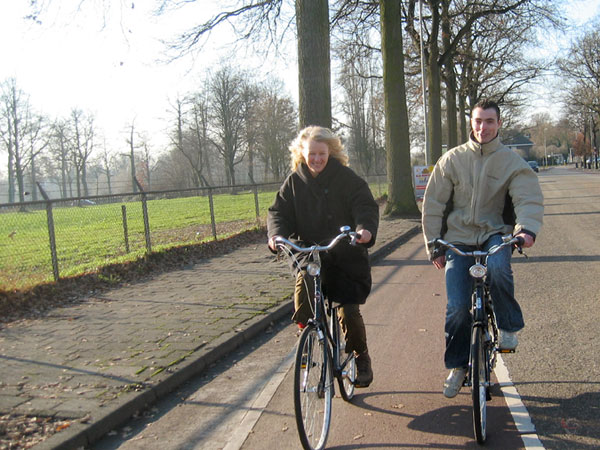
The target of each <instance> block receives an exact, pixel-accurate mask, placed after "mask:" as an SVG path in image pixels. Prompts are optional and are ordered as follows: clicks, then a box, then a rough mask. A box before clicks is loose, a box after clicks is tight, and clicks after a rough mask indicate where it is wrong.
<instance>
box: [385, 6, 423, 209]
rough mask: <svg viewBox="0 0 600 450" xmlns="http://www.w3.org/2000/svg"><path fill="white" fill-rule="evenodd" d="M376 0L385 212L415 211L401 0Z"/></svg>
mask: <svg viewBox="0 0 600 450" xmlns="http://www.w3.org/2000/svg"><path fill="white" fill-rule="evenodd" d="M379 4H380V8H381V12H380V14H381V49H382V52H383V86H384V95H385V111H386V115H385V116H386V123H385V143H386V148H387V169H388V203H387V205H386V210H385V212H386V214H389V215H400V214H418V212H419V209H418V208H417V204H416V202H415V195H414V192H413V189H412V183H411V179H412V170H411V166H410V137H409V131H408V110H407V107H406V93H405V83H404V53H403V40H402V22H401V15H400V0H380V3H379Z"/></svg>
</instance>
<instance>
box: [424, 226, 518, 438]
mask: <svg viewBox="0 0 600 450" xmlns="http://www.w3.org/2000/svg"><path fill="white" fill-rule="evenodd" d="M523 242H524V241H523V238H520V237H518V238H516V237H513V236H511V235H508V236H503V237H502V244H499V245H494V246H493V247H491V248H490V249H489V250H488V251H482V250H472V251H466V250H461V249H460V248H457V247H455V246H454V245H453V244H450V243H449V242H446V241H444V240H442V239H434V240H432V241H430V242H429V243H428V245H429V246H430V248H431V247H437V246H441V247H445V248H449V249H450V250H452V251H453V252H455V253H457V254H458V255H461V256H469V257H473V258H474V260H475V262H474V264H473V265H472V266H471V267H470V268H469V274H470V275H471V278H473V294H472V297H471V298H472V307H471V315H472V318H473V325H472V330H471V350H470V356H469V367H468V373H467V378H466V381H465V385H466V386H470V387H471V397H472V400H473V429H474V432H475V437H476V439H477V442H478V443H480V444H483V443H484V442H485V439H486V422H487V412H486V411H487V408H486V403H487V401H488V400H491V399H492V396H491V392H490V389H491V387H492V382H491V373H492V370H494V367H495V366H496V354H497V353H513V352H514V350H505V349H500V348H499V347H498V326H497V324H496V315H495V314H494V306H493V302H492V297H491V295H490V289H489V285H488V282H487V259H488V258H489V257H490V256H492V255H493V254H494V253H496V252H498V251H499V250H501V249H502V248H504V247H508V246H514V247H516V248H517V249H518V251H519V253H522V250H521V246H522V245H523Z"/></svg>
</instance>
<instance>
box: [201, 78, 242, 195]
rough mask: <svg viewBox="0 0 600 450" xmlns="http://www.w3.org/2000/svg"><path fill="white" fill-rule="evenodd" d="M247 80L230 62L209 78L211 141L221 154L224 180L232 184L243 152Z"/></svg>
mask: <svg viewBox="0 0 600 450" xmlns="http://www.w3.org/2000/svg"><path fill="white" fill-rule="evenodd" d="M245 83H246V80H245V79H244V77H243V75H242V74H241V73H240V72H236V71H235V70H234V69H233V68H231V67H229V66H225V67H222V68H221V69H219V70H218V71H217V72H215V73H214V74H213V76H212V77H211V80H210V87H209V92H210V100H209V108H210V123H211V135H212V138H211V142H212V143H213V145H214V146H215V147H216V149H217V151H218V152H219V154H220V155H221V157H222V159H223V163H224V168H225V176H226V179H227V184H229V185H232V186H233V185H235V182H236V181H235V166H236V165H238V164H239V163H240V162H241V161H242V159H243V158H244V156H245V152H244V148H243V142H244V133H245V131H244V125H245V120H244V119H245V116H244V111H245V105H244V96H243V93H244V89H245Z"/></svg>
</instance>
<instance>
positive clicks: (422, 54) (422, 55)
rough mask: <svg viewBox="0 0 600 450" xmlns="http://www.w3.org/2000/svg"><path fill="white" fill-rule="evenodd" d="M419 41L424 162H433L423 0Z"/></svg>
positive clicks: (427, 163) (420, 3)
mask: <svg viewBox="0 0 600 450" xmlns="http://www.w3.org/2000/svg"><path fill="white" fill-rule="evenodd" d="M419 43H420V44H421V91H422V93H423V115H424V117H423V118H424V119H425V120H423V130H424V133H425V164H426V165H430V164H433V162H432V161H431V160H430V159H431V151H430V149H429V136H428V134H429V130H428V125H427V121H428V119H427V93H426V90H425V85H426V83H425V49H424V47H423V0H420V1H419Z"/></svg>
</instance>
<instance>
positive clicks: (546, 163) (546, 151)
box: [544, 127, 548, 168]
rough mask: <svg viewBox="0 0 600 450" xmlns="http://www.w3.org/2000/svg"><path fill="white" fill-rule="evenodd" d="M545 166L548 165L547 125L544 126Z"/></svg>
mask: <svg viewBox="0 0 600 450" xmlns="http://www.w3.org/2000/svg"><path fill="white" fill-rule="evenodd" d="M544 167H545V168H547V167H548V148H547V147H546V127H544Z"/></svg>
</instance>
